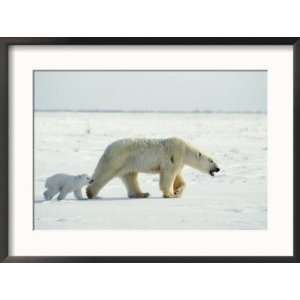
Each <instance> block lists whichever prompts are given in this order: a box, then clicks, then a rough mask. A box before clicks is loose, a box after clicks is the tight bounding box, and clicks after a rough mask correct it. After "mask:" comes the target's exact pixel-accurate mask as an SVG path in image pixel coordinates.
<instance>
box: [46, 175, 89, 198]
mask: <svg viewBox="0 0 300 300" xmlns="http://www.w3.org/2000/svg"><path fill="white" fill-rule="evenodd" d="M92 182H93V180H92V179H91V178H90V177H89V176H88V175H86V174H81V175H77V176H73V175H67V174H55V175H53V176H51V177H49V178H47V180H46V183H45V187H46V188H47V190H46V191H45V192H44V197H45V199H46V200H51V199H52V198H53V197H54V196H55V195H56V194H58V193H59V195H58V197H57V200H62V199H64V198H65V197H66V196H67V194H69V193H71V192H73V193H74V195H75V197H76V199H78V200H82V199H83V197H82V193H81V188H82V187H83V186H85V185H87V184H89V183H92Z"/></svg>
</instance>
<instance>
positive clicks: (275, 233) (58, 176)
mask: <svg viewBox="0 0 300 300" xmlns="http://www.w3.org/2000/svg"><path fill="white" fill-rule="evenodd" d="M299 61H300V51H299V43H298V38H2V39H1V44H0V63H1V66H3V67H1V69H0V72H1V73H0V86H1V88H0V93H1V122H2V124H1V127H0V128H1V134H2V135H1V136H2V143H1V160H0V163H1V170H2V180H1V187H2V190H3V197H2V198H1V201H0V203H1V204H0V205H1V207H0V214H1V218H0V222H1V224H0V225H1V226H0V228H1V229H0V255H1V259H2V261H4V262H298V261H299V221H298V219H299V213H300V212H299V204H298V203H297V195H298V189H297V172H296V170H297V167H298V165H297V164H298V162H297V155H295V154H296V153H297V150H298V147H299V146H298V144H299V142H298V139H297V135H296V132H297V127H298V121H297V116H298V110H299V108H298V106H299V104H298V102H299V80H300V77H299V72H300V63H299ZM294 171H295V172H294Z"/></svg>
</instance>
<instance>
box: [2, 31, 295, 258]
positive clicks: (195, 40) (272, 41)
mask: <svg viewBox="0 0 300 300" xmlns="http://www.w3.org/2000/svg"><path fill="white" fill-rule="evenodd" d="M299 41H300V39H299V38H298V37H237V38H231V37H222V38H217V37H212V38H200V37H176V38H175V37H110V38H108V37H103V38H94V37H84V38H81V37H72V38H67V37H59V38H56V37H51V38H46V37H41V38H40V37H34V38H32V37H12V38H8V37H7V38H0V101H1V102H0V103H1V105H0V124H1V125H0V135H1V139H0V172H1V173H0V174H1V181H0V188H1V192H2V197H1V199H0V261H1V262H47V263H48V262H64V263H65V262H76V263H100V262H101V263H112V262H113V263H120V262H121V263H129V262H130V263H139V262H143V263H152V262H153V263H157V262H159V263H174V262H176V263H200V262H203V263H212V262H213V263H225V262H230V263H235V262H236V263H241V262H244V263H251V262H255V263H262V262H264V263H268V262H269V263H271V262H272V263H274V262H276V263H293V262H299V261H300V222H299V218H300V205H299V201H300V200H298V198H299V197H298V195H299V191H300V189H299V187H298V185H297V182H298V180H297V179H298V177H297V170H298V169H299V168H298V166H299V158H298V156H297V155H296V153H299V150H300V143H299V139H297V132H298V130H299V123H300V122H299V113H300V42H299ZM13 45H269V46H270V45H274V46H276V45H290V46H293V66H294V74H293V76H294V79H293V82H294V88H293V89H294V132H293V137H294V149H293V152H294V174H293V178H294V199H293V201H294V215H293V218H294V220H293V225H294V232H293V242H294V243H293V246H294V251H293V256H10V255H9V210H8V209H9V175H10V171H9V166H8V164H9V163H8V162H9V153H10V149H9V90H8V85H9V47H10V46H13ZM282 105H284V103H282Z"/></svg>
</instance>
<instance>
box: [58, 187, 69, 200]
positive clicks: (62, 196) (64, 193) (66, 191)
mask: <svg viewBox="0 0 300 300" xmlns="http://www.w3.org/2000/svg"><path fill="white" fill-rule="evenodd" d="M69 193H70V189H69V188H63V189H62V190H61V191H60V193H59V195H58V197H57V200H63V199H65V198H66V196H67V194H69Z"/></svg>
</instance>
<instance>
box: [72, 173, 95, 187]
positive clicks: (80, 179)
mask: <svg viewBox="0 0 300 300" xmlns="http://www.w3.org/2000/svg"><path fill="white" fill-rule="evenodd" d="M75 180H76V183H77V184H78V185H79V186H85V185H87V184H90V183H93V182H94V180H93V179H92V178H91V177H89V176H88V175H87V174H81V175H77V176H76V177H75Z"/></svg>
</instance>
